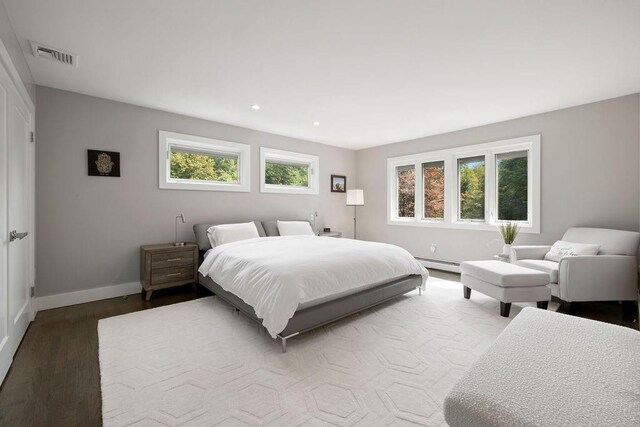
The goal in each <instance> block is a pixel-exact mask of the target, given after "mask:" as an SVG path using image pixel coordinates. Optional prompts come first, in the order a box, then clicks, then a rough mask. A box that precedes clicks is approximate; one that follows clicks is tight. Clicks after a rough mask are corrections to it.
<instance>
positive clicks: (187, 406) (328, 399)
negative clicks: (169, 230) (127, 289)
mask: <svg viewBox="0 0 640 427" xmlns="http://www.w3.org/2000/svg"><path fill="white" fill-rule="evenodd" d="M519 311H520V307H519V306H516V305H514V306H513V307H512V310H511V317H510V319H513V318H514V317H515V316H516V315H517V314H518V313H519ZM498 313H499V303H498V301H496V300H493V299H491V298H488V297H485V296H483V295H481V294H479V293H477V292H474V293H473V295H472V298H471V300H465V299H464V298H463V297H462V286H461V285H460V283H455V282H449V281H445V280H440V279H435V278H430V279H429V281H428V283H427V290H426V291H425V292H423V293H422V296H419V295H418V293H417V292H411V293H409V294H406V295H405V296H402V297H398V298H396V299H394V300H392V301H390V302H388V303H385V304H383V305H380V306H377V307H375V308H373V309H369V310H367V311H364V312H362V313H360V314H357V315H354V316H351V317H348V318H346V319H343V320H341V321H339V322H337V323H334V324H331V325H329V326H326V327H323V328H320V329H317V330H315V331H312V332H309V333H307V334H303V335H301V336H299V337H296V338H293V339H291V340H289V342H288V350H287V353H285V354H283V353H282V352H281V349H280V343H279V341H276V340H273V339H272V338H270V337H269V336H268V335H267V334H261V333H260V331H259V328H258V326H257V325H256V324H255V323H253V322H252V321H250V320H249V319H247V318H245V317H244V316H239V315H235V314H234V310H232V309H231V307H230V306H229V305H227V304H225V303H224V302H223V301H221V300H219V299H217V298H215V297H208V298H202V299H198V300H194V301H189V302H185V303H180V304H175V305H170V306H165V307H161V308H155V309H152V310H146V311H141V312H136V313H132V314H127V315H123V316H117V317H112V318H108V319H103V320H100V322H99V324H98V336H99V344H100V347H99V358H100V374H101V387H102V414H103V421H104V425H105V426H129V425H136V426H137V425H140V426H156V425H157V426H177V425H180V426H212V425H252V426H253V425H273V426H280V425H283V426H284V425H286V426H290V425H294V426H295V425H340V426H342V425H361V426H376V425H385V426H386V425H405V424H406V425H412V424H420V425H427V426H438V425H445V421H444V418H443V415H442V403H443V400H444V397H445V396H446V394H447V392H448V391H449V389H450V388H451V387H452V385H453V384H454V382H455V381H456V380H457V379H458V378H460V376H461V375H462V374H463V372H464V371H465V369H467V368H468V367H469V366H470V365H471V364H472V363H473V362H474V360H476V358H477V357H478V356H479V355H480V354H482V352H483V351H484V350H485V349H486V348H487V347H488V346H489V345H490V344H491V343H492V342H493V340H494V339H495V338H496V337H497V336H498V334H500V332H501V331H502V330H503V329H504V327H505V326H507V324H508V323H509V321H510V319H506V318H503V317H500V316H499V314H498Z"/></svg>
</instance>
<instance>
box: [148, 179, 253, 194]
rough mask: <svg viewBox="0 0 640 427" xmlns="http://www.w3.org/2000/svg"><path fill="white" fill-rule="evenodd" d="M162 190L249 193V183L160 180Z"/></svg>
mask: <svg viewBox="0 0 640 427" xmlns="http://www.w3.org/2000/svg"><path fill="white" fill-rule="evenodd" d="M160 189H161V190H196V191H235V192H243V193H249V192H250V191H251V186H250V185H249V184H237V183H236V184H231V183H222V182H221V183H213V182H201V183H200V182H171V181H169V182H160Z"/></svg>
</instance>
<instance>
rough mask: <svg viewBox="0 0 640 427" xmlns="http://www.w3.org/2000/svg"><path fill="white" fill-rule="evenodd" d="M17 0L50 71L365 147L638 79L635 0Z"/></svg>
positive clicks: (592, 94)
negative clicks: (51, 54) (50, 53)
mask: <svg viewBox="0 0 640 427" xmlns="http://www.w3.org/2000/svg"><path fill="white" fill-rule="evenodd" d="M4 1H5V4H6V8H7V11H8V13H9V16H10V19H11V21H12V24H13V26H14V29H15V31H16V33H17V35H18V37H19V38H20V39H21V41H22V42H23V48H24V49H25V54H26V56H27V61H28V63H29V66H30V67H31V71H32V74H33V76H34V79H35V82H36V83H37V84H40V85H44V86H51V87H55V88H60V89H66V90H71V91H75V92H80V93H85V94H89V95H95V96H99V97H103V98H109V99H114V100H118V101H124V102H128V103H131V104H136V105H142V106H146V107H152V108H157V109H160V110H166V111H171V112H176V113H180V114H186V115H189V116H195V117H201V118H205V119H209V120H215V121H219V122H224V123H230V124H235V125H239V126H244V127H248V128H252V129H259V130H263V131H268V132H273V133H277V134H282V135H288V136H294V137H298V138H302V139H307V140H311V141H317V142H323V143H327V144H332V145H337V146H342V147H347V148H353V149H359V148H363V147H370V146H375V145H380V144H385V143H389V142H396V141H402V140H407V139H412V138H417V137H421V136H426V135H433V134H438V133H443V132H448V131H453V130H458V129H463V128H468V127H472V126H477V125H482V124H487V123H494V122H498V121H502V120H506V119H510V118H515V117H522V116H526V115H530V114H535V113H539V112H544V111H550V110H554V109H558V108H564V107H568V106H572V105H579V104H584V103H588V102H592V101H597V100H602V99H607V98H613V97H616V96H621V95H626V94H630V93H635V92H639V91H640V1H637V0H615V1H614V0H612V1H600V0H598V1H596V0H563V1H557V0H529V1H525V0H501V1H498V0H495V1H488V0H487V1H478V0H455V1H451V0H449V1H447V0H440V1H426V0H415V1H407V0H402V1H398V0H396V1H394V0H388V1H381V0H361V1H353V0H351V1H345V0H309V1H303V0H298V1H294V0H291V1H269V0H243V1H233V0H227V1H211V0H201V1H197V0H180V1H176V0H135V1H132V0H75V1H72V0H4ZM27 40H36V41H38V42H41V43H44V44H47V45H51V46H54V47H57V48H60V49H64V50H68V51H71V52H74V53H77V54H78V55H79V57H80V59H79V65H80V66H79V67H78V68H70V67H69V66H66V65H62V64H57V63H54V62H51V61H48V60H45V59H37V58H35V57H34V56H33V55H31V53H30V51H29V48H28V44H27ZM252 104H259V105H260V106H261V107H262V108H261V109H260V110H259V111H254V110H252V109H251V105H252ZM314 121H319V122H320V126H314V125H313V122H314Z"/></svg>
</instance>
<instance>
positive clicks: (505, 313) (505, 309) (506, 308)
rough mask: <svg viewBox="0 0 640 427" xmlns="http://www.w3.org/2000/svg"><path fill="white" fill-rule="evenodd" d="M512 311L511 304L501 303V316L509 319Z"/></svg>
mask: <svg viewBox="0 0 640 427" xmlns="http://www.w3.org/2000/svg"><path fill="white" fill-rule="evenodd" d="M510 311H511V303H510V302H502V301H500V316H502V317H509V312H510Z"/></svg>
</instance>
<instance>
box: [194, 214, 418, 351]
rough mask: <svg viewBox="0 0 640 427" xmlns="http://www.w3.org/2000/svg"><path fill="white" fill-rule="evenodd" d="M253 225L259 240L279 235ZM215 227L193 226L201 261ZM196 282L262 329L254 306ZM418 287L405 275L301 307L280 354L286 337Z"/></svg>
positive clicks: (272, 224)
mask: <svg viewBox="0 0 640 427" xmlns="http://www.w3.org/2000/svg"><path fill="white" fill-rule="evenodd" d="M254 222H255V224H256V228H257V229H258V234H259V235H260V237H265V236H278V235H279V234H278V227H277V224H276V221H275V220H274V221H262V222H260V221H254ZM216 224H219V223H210V224H195V225H194V226H193V231H194V233H195V235H196V241H197V243H198V246H199V249H200V262H202V260H203V257H204V254H205V252H206V251H207V250H209V249H211V243H210V242H209V238H208V236H207V230H208V229H209V227H212V226H214V225H216ZM198 280H199V283H200V284H201V285H202V286H204V287H205V288H207V289H209V290H210V291H211V292H213V293H214V294H215V295H217V296H218V297H219V298H221V299H223V300H224V301H226V302H227V303H229V304H230V305H232V306H233V307H235V309H236V310H237V311H239V312H242V313H244V314H245V315H246V316H247V317H249V318H250V319H252V320H254V321H256V322H257V323H258V324H259V325H260V326H262V320H261V319H260V318H258V316H256V313H255V311H254V309H253V307H251V306H250V305H249V304H247V303H245V302H244V301H243V300H242V299H241V298H240V297H238V296H236V295H235V294H233V293H231V292H228V291H225V290H224V289H222V287H221V286H220V285H218V284H217V283H215V282H214V281H213V280H212V279H211V278H210V277H208V276H203V275H202V274H198ZM421 284H422V277H421V276H405V277H401V278H397V279H394V280H391V281H387V282H381V283H377V284H375V286H372V287H368V288H366V289H364V290H362V291H359V292H356V293H353V294H349V295H346V296H341V297H338V298H336V299H333V300H329V301H325V302H322V303H320V304H317V305H311V306H308V307H304V308H302V309H300V310H298V311H296V312H295V313H294V315H293V317H292V318H291V319H290V320H289V323H288V324H287V327H286V328H285V329H284V330H283V331H282V332H280V334H278V338H280V340H281V342H282V351H283V352H286V351H287V340H288V339H289V338H293V337H295V336H296V335H299V334H302V333H304V332H307V331H310V330H312V329H315V328H318V327H320V326H324V325H326V324H328V323H331V322H334V321H336V320H338V319H342V318H343V317H347V316H349V315H352V314H355V313H358V312H360V311H362V310H366V309H367V308H370V307H373V306H375V305H378V304H380V303H383V302H385V301H389V300H391V299H393V298H396V297H398V296H400V295H403V294H405V293H407V292H410V291H412V290H414V289H416V288H418V289H420V286H421Z"/></svg>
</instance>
